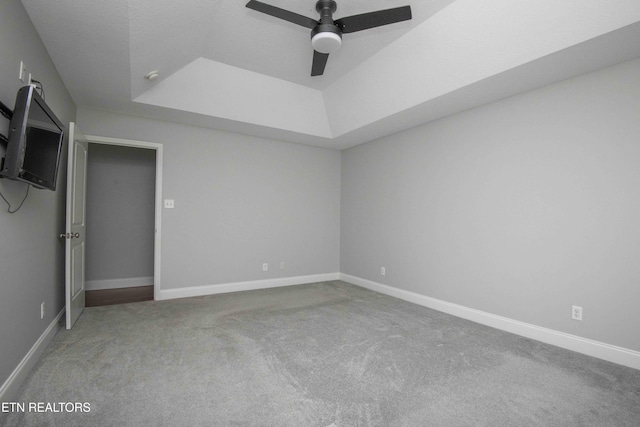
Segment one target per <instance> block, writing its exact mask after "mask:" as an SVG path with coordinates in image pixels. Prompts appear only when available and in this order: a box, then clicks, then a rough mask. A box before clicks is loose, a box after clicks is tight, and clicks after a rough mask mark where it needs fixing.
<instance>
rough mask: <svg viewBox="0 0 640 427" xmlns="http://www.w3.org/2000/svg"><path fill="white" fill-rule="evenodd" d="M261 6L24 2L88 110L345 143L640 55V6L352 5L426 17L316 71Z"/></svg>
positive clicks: (624, 0)
mask: <svg viewBox="0 0 640 427" xmlns="http://www.w3.org/2000/svg"><path fill="white" fill-rule="evenodd" d="M246 1H247V0H235V1H220V0H181V1H175V0H135V1H134V0H109V1H104V0H58V1H55V2H52V1H50V0H22V3H23V4H24V6H25V9H26V10H27V12H28V13H29V16H30V17H31V20H32V21H33V23H34V25H35V27H36V29H37V31H38V33H39V34H40V37H41V38H42V40H43V42H44V44H45V46H46V48H47V50H48V51H49V53H50V55H51V58H52V60H53V62H54V64H55V65H56V67H57V69H58V71H59V73H60V75H61V77H62V79H63V81H64V82H65V84H66V86H67V88H68V89H69V92H70V93H71V96H72V97H73V99H74V101H75V102H76V104H77V105H78V107H88V108H97V109H105V110H110V111H116V112H122V113H125V114H134V115H141V116H145V117H151V118H157V119H162V120H171V121H177V122H181V123H187V124H193V125H199V126H206V127H213V128H219V129H223V130H229V131H234V132H241V133H247V134H251V135H258V136H263V137H268V138H275V139H280V140H285V141H292V142H298V143H303V144H312V145H318V146H322V147H328V148H336V149H342V148H347V147H350V146H354V145H357V144H359V143H363V142H366V141H369V140H372V139H375V138H378V137H381V136H385V135H389V134H391V133H394V132H397V131H399V130H402V129H406V128H408V127H412V126H416V125H418V124H420V123H424V122H426V121H429V120H433V119H436V118H439V117H442V116H445V115H448V114H452V113H455V112H457V111H461V110H464V109H468V108H471V107H474V106H477V105H481V104H484V103H487V102H491V101H494V100H496V99H500V98H503V97H506V96H510V95H513V94H516V93H518V92H522V91H524V90H528V89H532V88H535V87H539V86H541V85H545V84H549V83H552V82H555V81H558V80H561V79H565V78H568V77H572V76H575V75H579V74H582V73H584V72H588V71H592V70H595V69H598V68H602V67H605V66H608V65H612V64H615V63H618V62H622V61H624V60H628V59H632V58H636V57H640V43H638V42H637V41H638V40H640V2H639V1H638V0H536V1H530V0H484V1H481V2H480V1H477V0H456V1H454V0H422V1H416V0H385V1H383V0H367V1H364V0H341V1H340V0H338V1H337V3H338V10H337V11H336V13H335V14H334V18H340V17H342V16H349V15H354V14H359V13H364V12H369V11H374V10H379V9H387V8H392V7H398V6H404V5H406V4H409V5H411V8H412V12H413V19H412V20H411V21H407V22H402V23H397V24H392V25H389V26H385V27H380V28H375V29H371V30H366V31H362V32H358V33H352V34H346V35H344V38H343V46H342V47H341V49H340V50H339V51H338V52H337V53H336V54H332V55H331V57H330V58H329V62H328V64H327V67H326V69H325V74H324V75H323V76H319V77H311V76H310V75H309V74H310V68H311V58H312V49H311V46H310V40H309V30H308V29H306V28H303V27H299V26H296V25H294V24H291V23H289V22H286V21H282V20H279V19H277V18H274V17H271V16H268V15H265V14H262V13H259V12H256V11H254V10H250V9H247V8H246V7H245V4H246ZM262 1H263V2H265V3H269V4H271V5H274V6H277V7H280V8H283V9H287V10H291V11H293V12H296V13H298V14H301V15H306V16H309V17H312V18H317V13H316V11H315V1H314V0H304V1H300V0H297V1H294V0H262ZM152 70H158V71H159V72H160V74H161V78H159V79H158V80H156V81H154V82H149V81H148V80H145V79H144V75H145V74H146V73H148V72H149V71H152ZM41 80H44V81H45V83H46V79H44V77H41Z"/></svg>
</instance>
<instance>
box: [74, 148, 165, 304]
mask: <svg viewBox="0 0 640 427" xmlns="http://www.w3.org/2000/svg"><path fill="white" fill-rule="evenodd" d="M85 137H86V138H87V141H89V144H103V145H118V146H121V147H133V148H144V149H148V150H155V152H156V185H155V187H156V195H155V236H154V240H153V299H154V300H155V301H158V300H159V299H160V286H161V280H160V273H161V271H162V270H161V266H160V262H161V260H162V226H161V224H162V144H159V143H156V142H147V141H137V140H132V139H120V138H110V137H106V136H97V135H85Z"/></svg>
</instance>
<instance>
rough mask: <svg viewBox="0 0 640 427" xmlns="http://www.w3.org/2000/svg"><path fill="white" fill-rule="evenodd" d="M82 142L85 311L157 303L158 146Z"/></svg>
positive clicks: (95, 140) (97, 139) (101, 139)
mask: <svg viewBox="0 0 640 427" xmlns="http://www.w3.org/2000/svg"><path fill="white" fill-rule="evenodd" d="M86 138H87V140H88V142H89V150H88V153H89V154H88V172H87V174H88V176H87V205H86V210H87V245H86V251H87V256H86V305H87V306H88V307H90V306H96V305H110V304H120V303H126V302H138V301H145V300H153V299H157V298H158V296H159V290H160V209H161V205H160V200H161V194H162V190H161V189H162V181H161V179H162V145H160V144H155V143H149V142H142V141H133V140H122V139H116V138H106V137H98V136H90V135H88V136H87V137H86Z"/></svg>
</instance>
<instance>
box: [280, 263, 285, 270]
mask: <svg viewBox="0 0 640 427" xmlns="http://www.w3.org/2000/svg"><path fill="white" fill-rule="evenodd" d="M280 270H284V261H282V262H281V263H280Z"/></svg>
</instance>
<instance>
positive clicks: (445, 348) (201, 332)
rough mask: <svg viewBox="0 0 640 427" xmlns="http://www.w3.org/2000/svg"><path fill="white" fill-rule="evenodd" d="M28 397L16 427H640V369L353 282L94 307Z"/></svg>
mask: <svg viewBox="0 0 640 427" xmlns="http://www.w3.org/2000/svg"><path fill="white" fill-rule="evenodd" d="M19 393H20V394H19V396H18V398H17V402H19V403H20V402H21V403H23V404H24V405H25V411H15V412H12V413H8V414H6V413H5V414H0V417H1V418H0V424H2V423H4V424H5V425H7V426H65V427H66V426H142V425H144V426H322V427H325V426H331V427H333V426H538V425H539V426H638V425H640V371H638V370H634V369H630V368H626V367H623V366H619V365H615V364H612V363H609V362H605V361H602V360H599V359H595V358H591V357H588V356H585V355H582V354H578V353H574V352H571V351H567V350H563V349H560V348H557V347H553V346H550V345H546V344H543V343H540V342H537V341H533V340H529V339H526V338H523V337H520V336H517V335H513V334H509V333H506V332H503V331H499V330H496V329H492V328H489V327H486V326H483V325H479V324H476V323H473V322H469V321H466V320H463V319H459V318H456V317H452V316H450V315H447V314H444V313H440V312H437V311H434V310H430V309H427V308H425V307H421V306H418V305H415V304H411V303H408V302H405V301H401V300H398V299H395V298H392V297H389V296H386V295H381V294H378V293H375V292H372V291H369V290H366V289H362V288H359V287H356V286H353V285H350V284H347V283H344V282H340V281H335V282H323V283H314V284H308V285H301V286H292V287H284V288H274V289H267V290H257V291H248V292H237V293H230V294H220V295H211V296H205V297H196V298H185V299H179V300H171V301H148V302H139V303H132V304H123V305H112V306H105V307H93V308H88V309H86V310H85V312H84V314H83V315H82V316H81V317H80V319H79V320H78V322H77V324H76V326H75V327H74V328H73V330H71V331H61V332H60V333H58V335H56V337H55V338H54V340H53V341H52V343H51V345H50V346H49V347H48V349H47V350H46V351H45V353H44V355H43V356H42V358H41V359H40V361H39V362H38V364H37V365H36V367H35V368H34V369H33V371H32V372H31V374H30V375H29V377H28V378H27V380H26V381H25V383H24V384H23V386H22V388H21V389H20V392H19ZM37 402H40V403H42V404H43V405H45V404H46V403H60V405H58V406H57V407H56V406H55V405H52V407H51V408H50V409H51V410H50V411H46V409H47V408H46V406H40V407H39V409H41V411H40V410H38V411H29V410H28V409H29V406H28V405H29V404H32V405H34V404H36V403H37ZM63 403H74V404H75V403H79V404H80V405H85V406H81V408H82V409H83V410H84V411H85V412H80V411H77V410H74V411H67V410H69V409H71V408H75V407H76V406H74V405H71V406H69V405H66V406H65V405H62V404H63ZM65 408H66V409H65ZM56 409H58V410H59V411H57V412H54V411H55V410H56ZM86 409H89V412H86Z"/></svg>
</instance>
